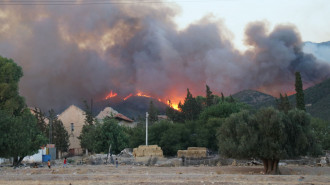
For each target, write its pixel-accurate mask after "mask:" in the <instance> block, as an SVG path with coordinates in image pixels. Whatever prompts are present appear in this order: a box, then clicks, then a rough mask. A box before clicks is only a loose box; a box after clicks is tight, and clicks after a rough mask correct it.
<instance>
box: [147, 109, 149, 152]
mask: <svg viewBox="0 0 330 185" xmlns="http://www.w3.org/2000/svg"><path fill="white" fill-rule="evenodd" d="M148 117H149V114H148V112H146V146H148Z"/></svg>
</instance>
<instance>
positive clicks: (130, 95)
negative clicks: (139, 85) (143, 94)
mask: <svg viewBox="0 0 330 185" xmlns="http://www.w3.org/2000/svg"><path fill="white" fill-rule="evenodd" d="M132 96H133V94H132V93H131V94H129V95H128V96H126V97H125V98H124V99H123V100H124V101H126V100H127V99H128V98H130V97H132Z"/></svg>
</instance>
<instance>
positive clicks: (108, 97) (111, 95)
mask: <svg viewBox="0 0 330 185" xmlns="http://www.w3.org/2000/svg"><path fill="white" fill-rule="evenodd" d="M117 95H118V94H117V93H115V92H112V90H111V92H110V93H109V94H108V95H107V96H106V97H105V98H104V99H105V100H107V99H110V98H113V97H116V96H117Z"/></svg>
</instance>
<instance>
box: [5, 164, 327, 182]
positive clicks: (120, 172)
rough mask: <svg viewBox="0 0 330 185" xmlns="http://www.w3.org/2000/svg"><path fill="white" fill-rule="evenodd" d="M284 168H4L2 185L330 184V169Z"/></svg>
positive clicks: (84, 166) (101, 166)
mask: <svg viewBox="0 0 330 185" xmlns="http://www.w3.org/2000/svg"><path fill="white" fill-rule="evenodd" d="M280 169H281V172H282V173H283V174H284V175H262V174H261V173H260V172H261V171H262V167H261V166H258V167H250V166H249V167H244V166H240V167H237V166H235V167H233V166H221V167H207V166H199V167H146V166H119V167H118V168H116V167H115V166H112V165H81V166H69V167H67V168H63V167H60V166H54V167H52V169H48V168H20V169H13V168H0V184H17V185H18V184H19V185H30V184H41V185H44V184H67V185H69V184H72V185H85V184H89V185H90V184H330V167H322V168H321V167H308V166H286V167H281V168H280Z"/></svg>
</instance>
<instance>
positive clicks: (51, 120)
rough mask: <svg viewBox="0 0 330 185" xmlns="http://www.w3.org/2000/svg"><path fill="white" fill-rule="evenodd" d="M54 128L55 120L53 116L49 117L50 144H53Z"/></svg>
mask: <svg viewBox="0 0 330 185" xmlns="http://www.w3.org/2000/svg"><path fill="white" fill-rule="evenodd" d="M52 127H53V118H52V115H50V116H49V144H52Z"/></svg>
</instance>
